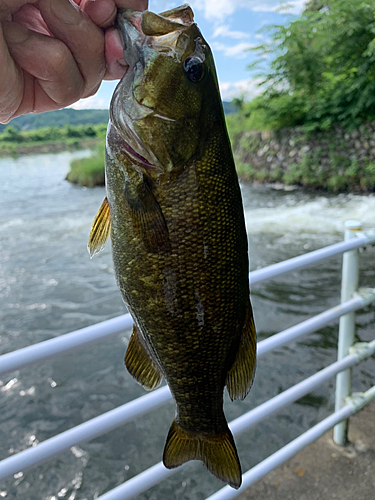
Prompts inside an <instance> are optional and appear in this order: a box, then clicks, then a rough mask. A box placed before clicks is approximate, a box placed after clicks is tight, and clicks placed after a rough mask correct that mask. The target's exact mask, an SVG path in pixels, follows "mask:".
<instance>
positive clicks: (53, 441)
mask: <svg viewBox="0 0 375 500" xmlns="http://www.w3.org/2000/svg"><path fill="white" fill-rule="evenodd" d="M171 399H172V395H171V393H170V390H169V388H168V386H164V387H161V388H160V389H157V390H156V391H154V392H152V393H150V394H146V395H145V396H142V397H140V398H137V399H135V400H133V401H130V402H129V403H126V404H124V405H122V406H120V407H119V408H115V409H114V410H111V411H109V412H106V413H104V414H103V415H99V416H98V417H95V418H93V419H91V420H89V421H87V422H84V423H83V424H80V425H77V426H76V427H73V428H72V429H69V430H67V431H65V432H62V433H61V434H58V435H57V436H53V437H52V438H50V439H47V440H46V441H43V442H42V443H39V444H38V445H37V446H33V447H31V448H27V449H26V450H24V451H21V452H19V453H17V454H16V455H12V456H10V457H8V458H5V459H4V460H2V461H1V462H0V480H1V479H5V478H6V477H9V476H12V475H13V474H16V473H17V472H20V471H24V470H27V469H30V468H31V467H35V466H36V465H39V464H41V463H43V462H46V461H47V460H50V459H51V458H53V457H55V456H57V455H59V454H60V453H62V452H64V451H67V450H69V449H70V448H71V447H72V446H74V445H77V444H80V443H83V442H84V441H90V440H92V439H95V438H96V437H99V436H102V435H103V434H105V433H107V432H109V431H111V430H114V429H117V428H118V427H120V426H122V425H124V424H126V423H127V422H129V421H131V420H134V418H136V417H140V416H142V415H144V414H145V413H148V412H150V411H151V410H156V409H157V408H159V407H160V406H163V405H164V404H165V403H167V402H168V401H170V400H171Z"/></svg>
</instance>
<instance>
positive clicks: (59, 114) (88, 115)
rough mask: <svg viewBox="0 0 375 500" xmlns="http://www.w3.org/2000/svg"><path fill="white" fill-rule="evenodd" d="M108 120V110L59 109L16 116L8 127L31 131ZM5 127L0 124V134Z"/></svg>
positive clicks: (105, 121)
mask: <svg viewBox="0 0 375 500" xmlns="http://www.w3.org/2000/svg"><path fill="white" fill-rule="evenodd" d="M108 118H109V113H108V109H79V110H78V109H72V108H66V109H59V110H58V111H49V112H48V113H39V114H33V113H31V114H29V115H24V116H18V117H17V118H14V119H13V120H11V121H10V123H9V124H8V125H11V126H12V127H14V128H16V129H17V130H33V129H38V128H41V127H63V126H64V125H66V124H69V125H97V124H98V123H107V122H108ZM5 127H7V125H1V124H0V132H2V131H3V130H4V128H5Z"/></svg>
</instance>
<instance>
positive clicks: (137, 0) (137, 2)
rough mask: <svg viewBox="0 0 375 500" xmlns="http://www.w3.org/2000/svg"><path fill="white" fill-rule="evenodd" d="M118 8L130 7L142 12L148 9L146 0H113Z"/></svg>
mask: <svg viewBox="0 0 375 500" xmlns="http://www.w3.org/2000/svg"><path fill="white" fill-rule="evenodd" d="M115 2H116V5H117V7H118V8H119V9H132V10H137V11H138V12H143V11H144V10H147V9H148V0H115Z"/></svg>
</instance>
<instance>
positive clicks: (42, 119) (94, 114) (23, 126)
mask: <svg viewBox="0 0 375 500" xmlns="http://www.w3.org/2000/svg"><path fill="white" fill-rule="evenodd" d="M223 107H224V113H225V114H226V115H227V114H230V113H234V112H235V111H236V109H235V108H234V106H233V105H232V103H231V102H228V101H223ZM108 118H109V113H108V109H72V108H66V109H59V110H58V111H49V112H48V113H40V114H29V115H24V116H19V117H17V118H14V119H13V120H11V122H10V123H9V124H8V125H11V126H12V127H14V128H16V129H17V130H34V129H38V128H41V127H63V126H64V125H66V124H69V125H97V124H98V123H107V122H108ZM8 125H1V124H0V133H1V132H2V131H3V130H4V129H5V127H7V126H8Z"/></svg>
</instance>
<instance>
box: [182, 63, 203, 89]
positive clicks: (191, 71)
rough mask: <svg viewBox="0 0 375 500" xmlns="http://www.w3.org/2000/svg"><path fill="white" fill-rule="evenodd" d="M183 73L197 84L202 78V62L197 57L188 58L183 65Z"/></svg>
mask: <svg viewBox="0 0 375 500" xmlns="http://www.w3.org/2000/svg"><path fill="white" fill-rule="evenodd" d="M183 67H184V71H185V73H186V75H187V77H188V78H189V80H190V81H192V82H193V83H197V82H199V81H200V80H202V78H203V73H204V69H203V61H202V59H200V58H199V57H197V56H188V57H187V58H186V59H185V61H184V63H183Z"/></svg>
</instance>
